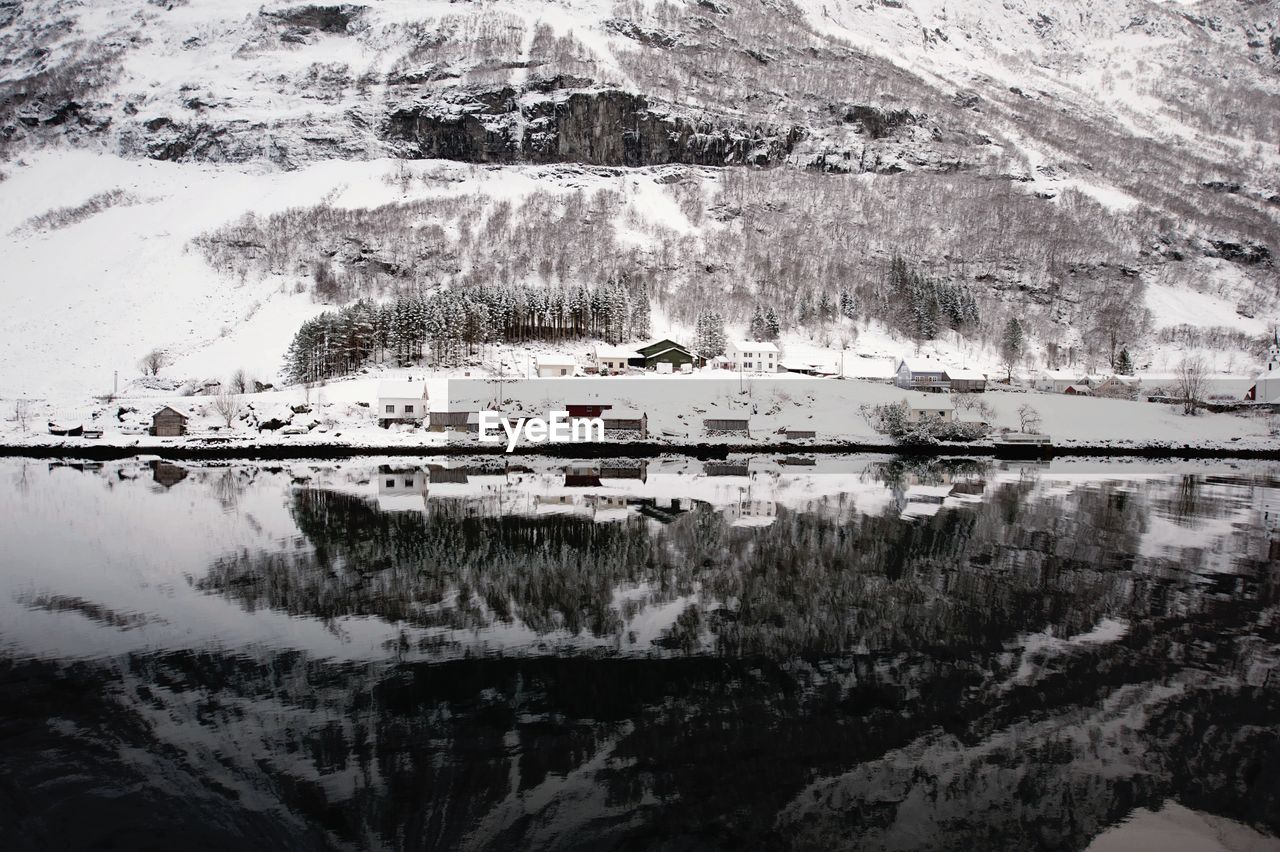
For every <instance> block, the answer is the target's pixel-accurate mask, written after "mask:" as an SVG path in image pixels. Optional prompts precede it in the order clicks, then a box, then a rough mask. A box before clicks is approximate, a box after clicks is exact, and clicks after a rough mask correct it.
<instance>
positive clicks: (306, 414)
mask: <svg viewBox="0 0 1280 852" xmlns="http://www.w3.org/2000/svg"><path fill="white" fill-rule="evenodd" d="M462 378H463V377H462V376H460V375H459V376H455V377H454V378H453V380H452V381H454V382H457V381H458V380H461V379H462ZM387 380H398V381H409V380H414V381H417V382H420V383H425V385H426V387H427V390H428V395H429V399H430V401H431V402H430V405H431V407H432V409H433V410H446V409H448V408H450V407H451V408H452V410H476V409H484V408H494V409H496V410H501V411H503V412H505V413H508V414H518V415H525V416H542V417H545V416H547V415H548V413H549V412H551V411H554V410H559V409H562V408H563V407H564V406H566V405H571V404H578V405H589V404H606V405H611V406H613V407H614V408H619V409H621V408H627V409H633V410H638V411H641V412H644V413H645V414H646V415H647V417H648V428H649V439H650V440H652V441H657V442H665V443H670V444H672V445H673V446H678V445H688V444H696V443H703V442H710V443H717V442H719V443H729V444H759V445H761V446H762V447H763V446H768V445H769V444H771V443H777V442H779V441H782V440H784V436H783V435H781V434H779V433H780V432H781V431H783V430H787V429H791V430H803V431H813V432H815V433H816V439H815V440H816V441H818V442H840V441H849V442H857V443H863V444H873V445H883V446H886V447H887V446H891V445H892V444H893V441H892V440H891V439H890V438H888V437H887V436H884V435H880V434H877V433H876V432H875V430H874V429H873V428H872V426H871V424H870V422H869V421H868V419H867V418H866V416H864V409H865V408H866V407H869V406H875V405H881V404H885V403H893V402H898V401H901V400H913V401H916V402H936V401H937V400H939V399H940V397H939V396H937V395H930V394H924V393H919V392H914V391H906V390H902V389H899V388H897V387H894V386H893V385H891V384H888V383H887V382H884V381H867V380H861V379H852V378H850V379H845V380H841V379H836V378H809V377H804V376H799V375H795V374H778V375H776V376H757V377H748V376H745V375H742V376H740V375H738V374H735V373H728V372H727V371H723V370H710V369H708V370H702V371H698V372H696V373H694V374H691V375H684V376H661V377H659V376H655V375H652V374H649V375H635V376H614V377H607V378H601V377H577V378H567V379H538V378H534V379H522V380H519V381H513V380H512V379H511V378H510V377H509V376H508V377H507V378H506V379H505V380H504V381H502V382H501V383H499V382H497V381H494V380H488V381H487V382H486V381H480V380H477V379H475V377H472V379H471V380H470V381H468V382H467V386H468V388H474V387H476V386H485V387H488V388H489V390H488V391H487V392H486V393H485V395H484V398H482V399H476V398H475V397H476V396H477V394H475V393H473V392H472V391H471V390H470V389H469V390H468V391H467V394H466V396H467V399H468V400H470V401H471V403H470V404H468V405H465V406H462V407H459V406H458V405H457V404H456V402H457V399H458V391H457V384H454V386H453V389H452V391H451V387H450V385H451V379H450V378H449V377H446V376H431V375H429V374H428V373H427V372H426V371H423V370H386V371H373V372H371V373H370V374H368V375H366V376H362V377H360V378H353V379H349V380H343V381H333V382H329V383H328V384H326V385H323V386H320V387H315V388H313V389H311V390H310V391H307V390H305V389H302V388H294V389H285V390H273V391H268V392H264V393H252V394H245V395H243V396H242V397H241V398H240V404H241V409H240V411H239V414H238V416H237V418H236V419H235V421H234V423H233V425H232V426H231V427H230V428H227V427H226V426H225V424H224V422H223V419H222V418H221V417H220V416H219V414H218V412H217V411H216V410H215V407H214V399H213V398H212V397H209V396H187V397H181V396H166V395H163V394H156V393H152V394H150V395H146V396H123V397H121V398H119V399H117V400H115V401H113V402H110V403H104V402H84V403H80V404H78V405H61V406H56V407H55V406H53V405H49V404H44V405H41V406H37V407H35V408H33V410H32V411H31V413H30V419H29V423H28V428H27V431H26V432H25V433H24V432H23V431H22V430H21V429H20V427H19V424H17V423H15V422H13V421H12V420H4V421H0V440H3V441H4V442H5V443H10V444H21V445H42V446H55V445H63V446H68V445H69V446H94V445H101V444H111V445H118V446H133V447H138V448H139V450H140V451H142V450H144V449H145V448H148V447H158V446H181V445H183V444H187V443H193V442H194V443H203V439H209V438H215V439H218V441H219V443H226V442H228V441H229V442H230V443H231V445H233V446H238V445H244V446H253V445H281V444H283V445H313V446H315V447H316V448H317V452H321V451H322V449H323V448H324V447H325V446H333V445H339V446H347V447H369V448H377V447H423V448H424V449H429V448H431V447H433V446H442V445H444V444H445V443H458V442H462V443H475V441H476V439H475V438H474V437H462V436H459V435H457V434H456V433H451V435H450V436H446V435H445V434H443V433H434V432H427V431H424V430H423V429H421V428H420V427H414V426H408V425H393V426H391V427H390V428H386V429H384V428H381V427H380V426H379V425H378V424H377V420H376V416H377V415H376V411H377V408H378V402H377V394H378V386H379V384H380V383H381V382H383V381H387ZM958 396H967V397H969V398H971V399H975V400H981V401H982V402H983V403H985V404H986V405H987V406H989V407H990V410H991V411H992V413H993V417H992V418H991V419H990V420H989V421H987V422H988V423H989V424H990V426H991V427H992V430H993V432H994V431H998V430H1000V429H1002V428H1008V429H1011V430H1013V431H1017V430H1018V429H1019V426H1020V417H1019V412H1018V409H1019V408H1020V407H1022V406H1023V405H1026V404H1030V405H1031V406H1032V407H1033V408H1035V409H1036V411H1037V412H1038V413H1039V414H1040V416H1041V418H1042V430H1043V431H1044V432H1046V433H1048V434H1049V435H1050V436H1051V437H1052V438H1053V440H1054V443H1055V444H1057V445H1059V446H1071V445H1083V446H1096V447H1101V448H1105V447H1180V446H1187V445H1191V446H1197V447H1217V448H1235V449H1248V450H1251V451H1253V450H1258V449H1272V450H1280V438H1278V437H1277V434H1276V433H1277V418H1276V416H1274V415H1266V414H1260V413H1259V414H1252V413H1244V414H1235V413H1232V414H1211V413H1201V414H1199V415H1197V416H1194V417H1187V416H1184V415H1183V414H1182V413H1181V408H1180V407H1179V406H1171V405H1167V404H1158V403H1148V402H1131V401H1127V400H1115V399H1100V398H1090V397H1074V396H1066V395H1062V394H1052V393H1039V392H1035V391H1009V390H993V391H989V392H987V393H985V394H974V395H953V396H952V397H951V398H952V399H956V398H957V397H958ZM451 398H453V399H454V401H455V403H454V404H453V405H452V406H450V404H449V400H450V399H451ZM964 402H965V400H961V403H962V408H961V410H960V411H959V413H958V417H959V419H962V420H963V419H977V418H978V414H977V413H976V412H975V411H968V410H964V408H963V405H964ZM164 405H169V406H172V407H173V408H175V409H176V410H178V411H180V412H182V413H183V414H186V415H187V416H188V417H190V418H191V420H190V423H189V435H188V436H187V437H186V438H152V437H150V436H147V435H146V434H144V433H143V430H144V428H145V427H146V426H148V425H149V424H150V415H151V414H152V413H154V412H155V411H157V410H159V409H160V408H161V407H162V406H164ZM711 418H725V419H745V420H746V421H747V422H748V424H749V430H750V431H749V434H747V435H742V434H732V435H729V434H709V433H708V431H707V429H706V427H705V425H704V420H706V419H711ZM49 420H53V421H55V422H57V423H59V424H63V425H76V424H83V425H85V426H86V427H92V428H99V429H102V430H103V433H104V434H103V437H102V438H101V439H99V440H85V439H79V438H57V437H53V436H50V435H48V434H45V432H46V429H45V424H46V422H47V421H49ZM263 424H270V425H269V427H268V428H266V429H265V430H260V429H259V428H257V427H259V426H262V425H263ZM281 426H294V427H300V428H303V429H305V430H306V432H305V433H304V434H286V433H285V432H284V431H282V430H281V428H280V427H281ZM629 437H630V438H632V439H634V437H635V436H629ZM611 440H623V439H612V438H611Z"/></svg>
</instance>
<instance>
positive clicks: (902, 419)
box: [864, 401, 987, 446]
mask: <svg viewBox="0 0 1280 852" xmlns="http://www.w3.org/2000/svg"><path fill="white" fill-rule="evenodd" d="M864 414H865V416H866V417H867V421H868V422H869V423H870V424H871V427H872V428H873V429H875V430H876V431H877V432H879V433H880V434H882V435H888V436H889V437H891V438H893V439H894V440H895V441H897V442H898V443H899V444H903V445H906V446H927V445H931V444H936V443H938V442H939V441H976V440H978V439H979V438H983V437H985V436H986V434H987V427H986V425H985V424H982V423H967V422H962V421H958V420H943V419H942V418H941V417H935V416H927V417H922V418H921V419H919V420H912V419H911V409H910V408H909V407H908V406H907V403H906V402H905V401H904V402H894V403H889V404H887V405H877V406H875V407H873V408H871V409H869V410H867V409H864Z"/></svg>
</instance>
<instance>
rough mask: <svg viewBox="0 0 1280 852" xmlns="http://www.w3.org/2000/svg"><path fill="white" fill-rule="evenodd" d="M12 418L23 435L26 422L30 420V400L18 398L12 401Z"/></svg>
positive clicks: (25, 430) (25, 431)
mask: <svg viewBox="0 0 1280 852" xmlns="http://www.w3.org/2000/svg"><path fill="white" fill-rule="evenodd" d="M13 419H14V421H15V422H16V423H17V424H18V428H19V429H21V430H22V433H23V434H24V435H25V434H26V433H27V424H28V423H30V422H31V400H29V399H19V400H16V401H15V402H14V403H13Z"/></svg>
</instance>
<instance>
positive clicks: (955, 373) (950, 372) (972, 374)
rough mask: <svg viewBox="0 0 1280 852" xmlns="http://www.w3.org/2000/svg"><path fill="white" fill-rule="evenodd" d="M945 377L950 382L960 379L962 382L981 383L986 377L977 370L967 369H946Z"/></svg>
mask: <svg viewBox="0 0 1280 852" xmlns="http://www.w3.org/2000/svg"><path fill="white" fill-rule="evenodd" d="M947 376H948V377H949V378H951V379H952V380H955V379H960V380H962V381H974V382H977V381H983V380H984V379H986V378H987V377H986V375H985V374H983V373H980V372H978V371H977V370H970V369H969V368H967V367H948V368H947Z"/></svg>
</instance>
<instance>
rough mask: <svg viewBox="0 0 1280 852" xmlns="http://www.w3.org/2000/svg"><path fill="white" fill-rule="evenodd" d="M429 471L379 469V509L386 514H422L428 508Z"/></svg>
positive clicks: (382, 466) (411, 468)
mask: <svg viewBox="0 0 1280 852" xmlns="http://www.w3.org/2000/svg"><path fill="white" fill-rule="evenodd" d="M429 481H430V480H429V478H428V474H427V471H426V470H424V469H423V468H417V467H406V468H397V467H393V466H391V465H385V464H384V465H380V466H379V467H378V508H379V509H381V510H382V511H384V512H421V511H422V510H423V509H424V508H425V507H426V499H427V483H428V482H429Z"/></svg>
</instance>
